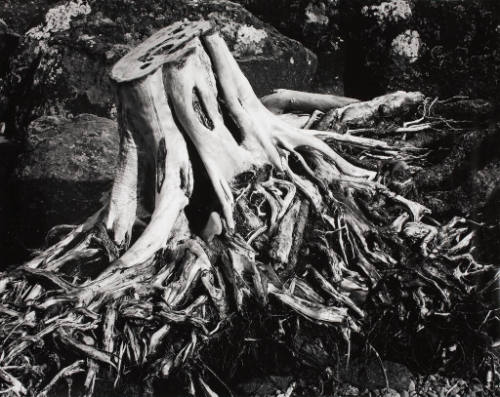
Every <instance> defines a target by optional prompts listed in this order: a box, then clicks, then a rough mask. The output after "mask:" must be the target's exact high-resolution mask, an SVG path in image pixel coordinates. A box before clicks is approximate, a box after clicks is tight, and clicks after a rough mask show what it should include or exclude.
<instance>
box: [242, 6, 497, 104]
mask: <svg viewBox="0 0 500 397" xmlns="http://www.w3.org/2000/svg"><path fill="white" fill-rule="evenodd" d="M239 2H240V3H242V4H244V5H245V6H246V7H247V8H248V9H249V10H250V11H252V12H254V13H255V14H256V15H257V16H259V17H261V18H262V19H263V20H265V21H266V22H269V23H271V24H273V25H274V26H276V27H277V28H278V29H279V30H280V31H281V32H283V33H284V34H286V35H288V36H290V37H292V38H294V39H296V40H299V41H300V42H302V43H304V44H305V45H306V46H309V47H310V48H311V49H312V50H313V51H315V52H316V53H317V55H318V61H319V69H318V76H322V78H321V79H319V81H318V84H319V85H320V87H319V88H321V89H322V90H325V87H321V85H332V84H333V83H334V79H330V80H329V79H328V76H330V77H331V76H337V78H340V79H343V88H344V93H345V95H347V96H351V97H356V98H361V99H369V98H372V97H374V96H378V95H381V94H384V93H386V92H390V91H395V90H405V91H414V90H419V91H422V92H424V93H425V94H427V95H430V96H439V97H441V98H446V97H450V96H453V95H468V96H470V97H479V98H485V99H490V100H494V101H495V102H497V103H498V102H499V101H500V89H499V84H500V66H499V65H500V2H498V1H497V0H446V1H429V0H289V1H288V0H239ZM285 5H287V6H285ZM270 8H275V9H280V10H283V12H280V13H269V12H267V10H268V9H270Z"/></svg>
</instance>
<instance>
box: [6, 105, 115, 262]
mask: <svg viewBox="0 0 500 397" xmlns="http://www.w3.org/2000/svg"><path fill="white" fill-rule="evenodd" d="M27 143H28V150H26V151H25V152H24V153H22V154H21V155H20V156H19V159H18V163H17V166H16V168H15V170H14V171H13V173H12V175H11V177H10V181H9V185H8V189H7V192H8V194H7V196H8V197H7V207H8V208H9V211H8V214H7V220H6V222H4V223H3V224H2V228H4V230H3V231H2V232H3V233H2V234H3V235H4V236H6V237H4V238H2V239H1V240H2V243H4V244H5V249H7V248H8V249H7V251H11V252H10V253H11V254H12V255H14V256H17V257H16V258H12V257H11V258H12V260H14V259H16V260H17V259H20V258H21V257H22V256H23V254H24V255H25V254H26V248H28V249H29V248H39V247H40V246H41V245H42V244H43V241H44V237H45V234H46V232H47V231H48V230H49V229H50V228H51V227H52V226H55V225H58V224H78V223H80V222H81V221H83V220H85V219H86V218H87V217H88V216H89V215H91V214H92V213H93V212H95V211H96V210H97V209H99V208H100V206H101V202H102V201H103V199H104V198H105V197H106V193H107V192H108V190H109V189H110V187H111V183H112V180H113V177H114V172H115V162H116V158H117V155H118V147H119V135H118V131H117V125H116V123H115V122H114V121H112V120H109V119H106V118H102V117H97V116H94V115H90V114H82V115H79V116H77V117H75V118H73V119H68V118H65V117H62V116H43V117H40V118H38V119H36V120H35V121H33V122H32V123H31V124H30V126H29V128H28V133H27ZM7 256H8V255H7Z"/></svg>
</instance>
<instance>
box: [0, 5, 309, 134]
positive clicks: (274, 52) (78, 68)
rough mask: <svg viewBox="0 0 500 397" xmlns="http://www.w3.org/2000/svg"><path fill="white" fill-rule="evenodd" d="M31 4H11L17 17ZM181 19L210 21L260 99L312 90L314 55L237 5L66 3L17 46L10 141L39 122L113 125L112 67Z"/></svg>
mask: <svg viewBox="0 0 500 397" xmlns="http://www.w3.org/2000/svg"><path fill="white" fill-rule="evenodd" d="M31 3H33V1H31V2H28V3H25V2H24V0H11V1H10V2H9V4H11V5H13V4H15V5H16V7H18V8H19V9H20V10H23V9H24V7H26V6H29V4H31ZM41 3H43V2H41ZM44 4H45V3H44ZM124 9H126V10H127V12H123V10H124ZM20 15H22V12H21V11H20ZM184 18H187V19H191V20H196V19H201V18H204V19H210V20H212V21H214V22H215V23H216V24H217V25H218V26H219V28H220V30H221V32H222V35H223V37H224V38H225V40H226V41H227V43H228V45H229V47H230V49H231V51H232V52H233V54H234V56H235V57H236V59H237V61H238V62H239V64H240V66H241V68H242V69H243V71H244V72H245V74H246V75H247V76H248V78H249V80H250V83H251V84H252V86H253V87H254V89H255V91H256V92H257V94H258V95H264V94H267V93H269V92H271V91H272V89H274V88H293V89H301V90H304V89H307V88H308V87H309V84H310V82H311V80H312V77H313V74H314V72H315V68H316V57H315V55H314V54H313V53H312V52H311V51H309V50H307V49H306V48H305V47H304V46H303V45H301V44H300V43H298V42H297V41H294V40H291V39H289V38H287V37H285V36H283V35H281V34H280V33H279V32H278V31H277V30H276V29H274V28H272V27H270V26H269V25H266V24H264V23H263V22H262V21H261V20H259V19H258V18H256V17H255V16H253V15H252V14H251V13H250V12H248V11H246V10H245V9H244V8H243V7H242V6H241V5H238V4H235V3H232V2H230V1H227V0H223V1H199V2H197V1H196V2H195V1H181V2H179V1H178V0H164V1H163V0H162V1H160V0H154V1H149V2H143V1H139V0H110V1H105V2H104V1H103V2H90V1H89V2H87V1H84V0H70V1H66V2H63V3H58V5H56V6H53V7H52V8H50V9H48V10H47V11H46V13H45V17H44V20H43V22H42V23H40V24H38V25H36V26H32V27H31V28H30V29H29V30H27V31H26V32H25V33H24V35H23V37H22V38H21V43H20V45H19V48H18V50H17V52H16V54H15V56H14V58H13V59H12V60H11V62H10V66H9V73H8V75H7V76H6V78H5V81H4V82H3V83H0V95H3V96H4V97H7V98H9V102H8V106H7V108H6V109H5V110H4V111H3V114H2V113H0V120H2V119H3V120H6V121H7V130H8V133H9V134H11V135H14V134H20V135H21V136H22V135H23V133H25V131H26V127H27V125H28V124H29V122H30V121H32V120H33V119H35V118H37V117H39V116H41V115H63V116H71V115H72V114H79V113H93V114H96V115H99V116H103V117H110V118H114V117H115V114H116V109H115V107H114V99H113V85H112V83H111V81H110V79H109V70H110V68H111V67H112V65H113V64H114V63H115V62H116V61H117V60H118V59H119V58H120V57H121V56H123V55H124V54H125V53H126V52H127V51H128V50H129V49H130V48H132V47H133V46H135V45H137V44H138V43H139V42H141V41H143V40H144V39H145V38H146V37H148V36H149V35H151V34H152V33H153V32H155V31H156V30H158V29H160V28H162V27H164V26H167V25H169V24H170V23H172V22H174V21H177V20H181V19H184ZM25 25H26V24H25Z"/></svg>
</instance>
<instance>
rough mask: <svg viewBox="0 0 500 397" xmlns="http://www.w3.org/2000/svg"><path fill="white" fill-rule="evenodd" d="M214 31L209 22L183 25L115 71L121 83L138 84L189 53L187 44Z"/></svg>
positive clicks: (158, 34)
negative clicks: (137, 82)
mask: <svg viewBox="0 0 500 397" xmlns="http://www.w3.org/2000/svg"><path fill="white" fill-rule="evenodd" d="M211 28H212V24H211V23H210V22H209V21H204V20H201V21H196V22H192V21H180V22H175V23H173V24H172V25H169V26H167V27H166V28H163V29H161V30H159V31H158V32H156V33H155V34H153V35H152V36H151V37H149V38H148V39H146V40H145V41H144V42H142V43H141V44H139V45H138V46H137V47H135V48H133V49H132V50H131V51H130V52H129V53H127V54H126V55H125V56H124V57H123V58H121V59H120V60H119V61H118V62H117V63H116V64H115V66H113V69H112V70H111V78H112V79H113V80H114V81H116V82H117V83H124V82H127V81H132V80H136V79H138V78H141V77H144V76H146V75H148V74H149V73H151V72H153V71H155V70H156V69H157V68H158V67H160V66H161V65H163V64H165V63H168V62H172V61H176V60H178V59H180V58H182V56H183V55H184V54H185V53H186V52H188V51H189V46H187V47H186V44H187V43H188V42H190V41H191V40H192V39H194V38H195V37H198V36H200V35H202V34H204V33H206V32H208V31H210V30H211Z"/></svg>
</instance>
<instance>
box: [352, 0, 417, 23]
mask: <svg viewBox="0 0 500 397" xmlns="http://www.w3.org/2000/svg"><path fill="white" fill-rule="evenodd" d="M361 12H362V14H363V15H365V16H373V17H375V19H376V20H377V23H378V25H379V26H381V27H383V26H386V25H387V24H389V23H398V22H401V21H407V20H409V19H410V18H411V16H412V11H411V7H410V4H408V3H407V2H406V1H405V0H390V1H384V2H383V3H380V4H379V5H373V6H364V7H363V8H362V10H361Z"/></svg>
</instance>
